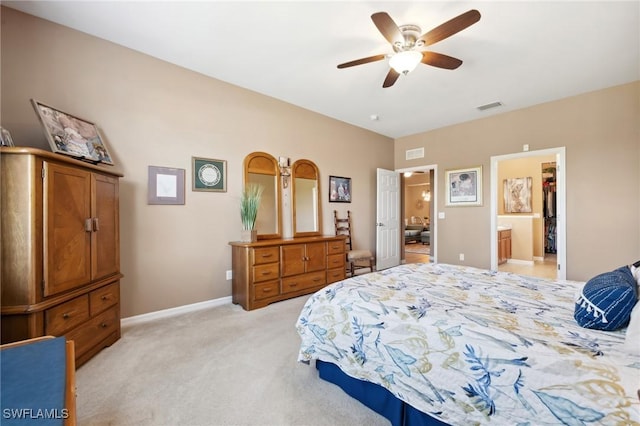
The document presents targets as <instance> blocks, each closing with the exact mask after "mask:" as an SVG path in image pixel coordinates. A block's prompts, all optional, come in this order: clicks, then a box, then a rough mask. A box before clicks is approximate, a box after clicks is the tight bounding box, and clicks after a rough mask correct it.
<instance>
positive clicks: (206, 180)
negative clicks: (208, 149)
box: [191, 157, 227, 192]
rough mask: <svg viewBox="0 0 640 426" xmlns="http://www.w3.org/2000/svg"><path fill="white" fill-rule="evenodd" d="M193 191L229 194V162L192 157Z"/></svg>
mask: <svg viewBox="0 0 640 426" xmlns="http://www.w3.org/2000/svg"><path fill="white" fill-rule="evenodd" d="M191 162H192V166H193V167H192V174H193V175H192V187H191V189H192V190H193V191H209V192H227V162H226V161H225V160H214V159H211V158H200V157H191Z"/></svg>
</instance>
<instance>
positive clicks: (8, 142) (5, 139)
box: [0, 127, 15, 146]
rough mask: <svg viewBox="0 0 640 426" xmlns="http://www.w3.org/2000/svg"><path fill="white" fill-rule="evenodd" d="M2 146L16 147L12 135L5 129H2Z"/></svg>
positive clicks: (0, 142)
mask: <svg viewBox="0 0 640 426" xmlns="http://www.w3.org/2000/svg"><path fill="white" fill-rule="evenodd" d="M0 146H15V145H14V144H13V139H12V138H11V133H9V131H8V130H7V129H5V128H4V127H0Z"/></svg>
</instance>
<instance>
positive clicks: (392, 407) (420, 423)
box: [316, 360, 448, 426]
mask: <svg viewBox="0 0 640 426" xmlns="http://www.w3.org/2000/svg"><path fill="white" fill-rule="evenodd" d="M316 368H317V369H318V372H319V373H320V378H321V379H323V380H326V381H327V382H331V383H333V384H336V385H338V386H340V388H342V390H343V391H345V392H346V393H347V394H348V395H350V396H352V397H353V398H355V399H357V400H358V401H360V402H361V403H363V404H364V405H366V406H367V407H369V408H371V409H372V410H373V411H375V412H376V413H378V414H380V415H381V416H384V417H386V418H387V419H388V420H389V421H390V422H391V424H392V425H393V426H448V425H447V424H446V423H443V422H441V421H440V420H438V419H435V418H433V417H431V416H429V415H428V414H425V413H423V412H422V411H418V410H416V409H415V408H413V407H412V406H411V405H409V404H407V403H406V402H404V401H402V400H400V399H398V398H396V397H395V396H394V395H393V394H392V393H391V392H389V391H388V390H386V389H385V388H383V387H381V386H378V385H376V384H374V383H370V382H365V381H363V380H358V379H354V378H353V377H351V376H348V375H347V374H345V373H343V372H342V370H340V368H338V367H337V366H336V365H335V364H332V363H330V362H324V361H320V360H316Z"/></svg>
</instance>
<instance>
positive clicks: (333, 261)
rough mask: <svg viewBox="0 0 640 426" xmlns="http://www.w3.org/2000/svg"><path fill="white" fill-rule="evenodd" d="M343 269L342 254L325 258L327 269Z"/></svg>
mask: <svg viewBox="0 0 640 426" xmlns="http://www.w3.org/2000/svg"><path fill="white" fill-rule="evenodd" d="M339 267H343V268H344V253H341V254H331V255H329V256H327V268H339Z"/></svg>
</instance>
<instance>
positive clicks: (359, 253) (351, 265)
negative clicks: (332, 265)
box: [333, 210, 375, 276]
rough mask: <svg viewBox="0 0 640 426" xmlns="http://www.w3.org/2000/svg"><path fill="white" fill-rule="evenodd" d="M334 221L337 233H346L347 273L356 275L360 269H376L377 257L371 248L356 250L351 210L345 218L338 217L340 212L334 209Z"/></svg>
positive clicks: (370, 270) (371, 270)
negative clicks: (354, 247)
mask: <svg viewBox="0 0 640 426" xmlns="http://www.w3.org/2000/svg"><path fill="white" fill-rule="evenodd" d="M333 222H334V224H335V228H336V235H345V236H346V237H347V238H346V240H345V244H346V246H347V247H346V249H347V253H346V255H347V274H349V275H350V276H354V275H355V274H356V270H358V269H369V271H368V272H373V271H374V265H375V258H374V257H373V255H372V254H371V251H370V250H354V249H353V236H352V235H351V233H352V231H351V211H349V210H347V217H346V218H345V219H340V218H338V212H337V211H336V210H334V211H333Z"/></svg>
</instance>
